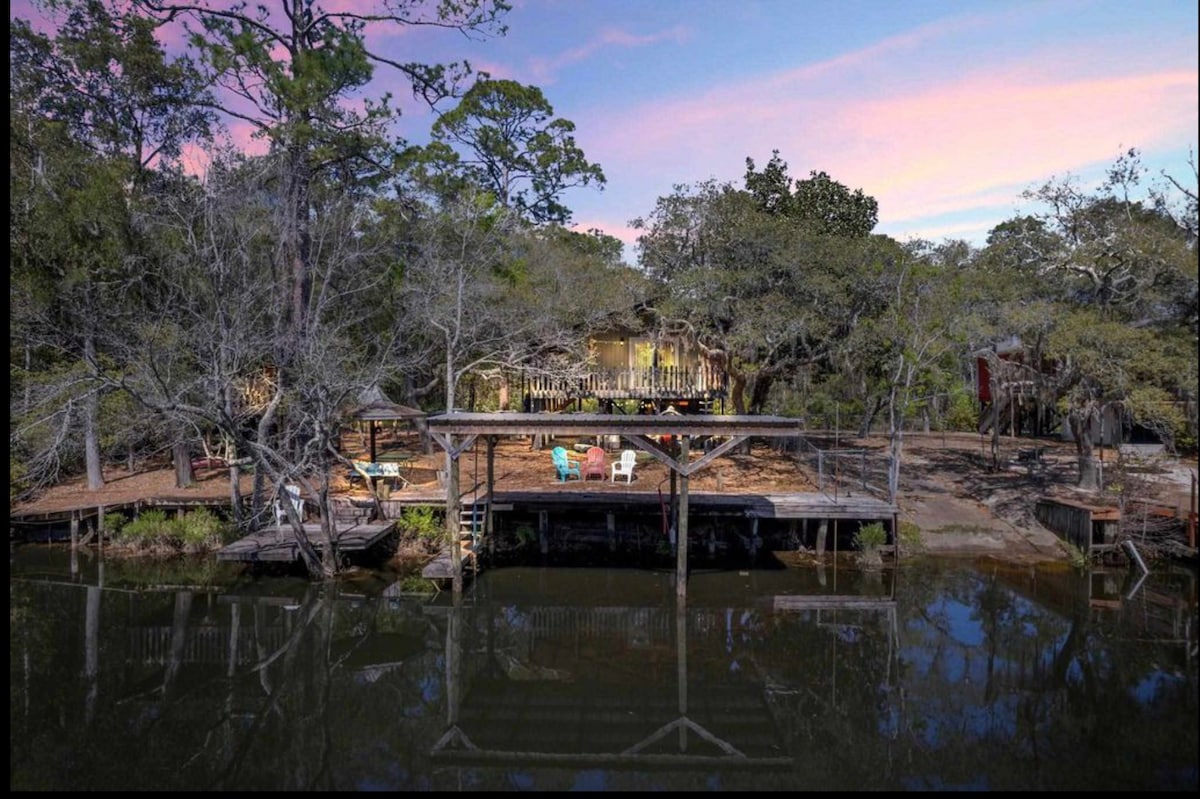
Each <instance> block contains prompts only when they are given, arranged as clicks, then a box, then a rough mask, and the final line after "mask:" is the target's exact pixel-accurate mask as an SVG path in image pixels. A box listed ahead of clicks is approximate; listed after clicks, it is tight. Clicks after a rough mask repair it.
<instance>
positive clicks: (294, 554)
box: [217, 521, 396, 563]
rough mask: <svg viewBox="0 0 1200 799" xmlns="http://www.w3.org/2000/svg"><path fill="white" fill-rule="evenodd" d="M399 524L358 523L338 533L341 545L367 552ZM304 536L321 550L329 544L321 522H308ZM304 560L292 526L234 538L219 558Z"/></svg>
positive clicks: (341, 547) (340, 547) (261, 560)
mask: <svg viewBox="0 0 1200 799" xmlns="http://www.w3.org/2000/svg"><path fill="white" fill-rule="evenodd" d="M395 527H396V523H395V522H392V521H384V522H365V523H362V524H354V525H351V526H348V527H345V528H344V529H339V530H338V532H337V541H336V543H337V548H338V550H339V551H341V552H363V551H366V550H368V549H370V548H371V547H373V546H375V545H376V544H378V543H379V542H380V541H382V540H383V539H384V538H387V536H388V535H390V534H391V533H392V532H393V530H394V529H395ZM304 535H305V536H306V537H307V538H308V541H309V543H310V544H312V545H313V547H314V548H315V549H316V550H317V551H318V552H320V551H321V550H322V549H324V547H325V544H324V542H323V541H322V537H321V525H320V524H305V525H304ZM299 559H300V547H299V546H297V545H296V541H295V538H294V532H293V530H292V528H291V527H288V526H284V527H282V528H275V527H268V528H266V529H265V530H260V531H259V532H257V533H251V534H250V535H248V536H246V537H245V538H241V539H239V540H237V541H234V542H233V543H232V544H230V545H229V546H227V547H224V548H222V549H221V550H219V551H218V552H217V560H224V561H240V562H243V563H289V562H293V561H296V560H299Z"/></svg>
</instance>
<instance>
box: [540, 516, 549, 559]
mask: <svg viewBox="0 0 1200 799" xmlns="http://www.w3.org/2000/svg"><path fill="white" fill-rule="evenodd" d="M538 546H539V548H540V549H541V551H542V554H543V555H548V554H550V514H549V513H548V512H546V511H544V510H540V511H538Z"/></svg>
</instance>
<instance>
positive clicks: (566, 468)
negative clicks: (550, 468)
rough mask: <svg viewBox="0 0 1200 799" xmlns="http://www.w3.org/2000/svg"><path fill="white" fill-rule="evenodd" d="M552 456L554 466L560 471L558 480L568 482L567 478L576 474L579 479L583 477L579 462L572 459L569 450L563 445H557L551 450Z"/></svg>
mask: <svg viewBox="0 0 1200 799" xmlns="http://www.w3.org/2000/svg"><path fill="white" fill-rule="evenodd" d="M550 457H551V459H552V460H553V461H554V468H555V469H556V470H557V471H558V480H559V482H561V483H565V482H567V478H569V477H570V476H571V475H575V476H576V477H578V478H579V479H581V480H582V479H583V475H581V474H580V473H579V463H578V462H577V461H573V460H571V459H570V458H569V457H568V456H567V450H566V449H565V448H563V447H555V448H554V449H552V450H550Z"/></svg>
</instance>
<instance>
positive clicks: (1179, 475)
mask: <svg viewBox="0 0 1200 799" xmlns="http://www.w3.org/2000/svg"><path fill="white" fill-rule="evenodd" d="M390 443H392V444H393V445H395V446H399V447H405V448H408V450H409V451H410V453H411V455H412V465H411V467H410V472H409V474H410V476H411V477H412V478H413V483H414V485H417V486H422V487H427V488H430V487H436V475H437V471H438V470H439V469H441V468H443V459H444V455H441V454H440V453H437V452H428V453H425V452H420V451H418V450H417V447H416V441H415V439H413V440H408V441H403V442H390ZM886 444H887V442H886V440H885V439H883V438H882V437H870V438H867V439H852V438H849V437H846V436H844V435H843V437H842V440H841V442H840V446H842V447H844V448H861V449H866V450H871V451H878V452H883V451H884V450H885V448H886ZM1032 451H1036V452H1038V453H1039V457H1038V459H1037V460H1023V459H1021V458H1019V457H1018V456H1019V455H1020V454H1021V453H1028V452H1032ZM1098 454H1099V453H1098ZM357 455H358V453H355V454H354V455H353V456H354V457H357ZM1104 457H1106V458H1107V462H1108V463H1109V464H1110V466H1109V468H1110V474H1111V473H1112V469H1113V464H1115V463H1116V454H1115V453H1114V452H1112V451H1111V450H1109V451H1107V452H1106V453H1104ZM483 461H484V458H483V457H482V456H477V455H476V454H474V453H472V452H468V453H466V454H465V455H464V456H463V459H462V461H461V462H460V470H461V477H462V482H463V485H464V487H467V486H470V485H473V484H475V483H478V482H479V481H480V480H482V479H484V477H485V475H486V466H485V465H484V463H483ZM1001 461H1002V468H1001V469H999V470H995V471H993V470H992V469H991V453H990V441H989V440H988V439H987V438H985V437H982V436H978V435H975V434H970V433H955V434H945V435H943V434H922V433H910V434H906V437H905V446H904V462H903V467H902V469H901V473H900V476H901V480H900V496H899V499H898V506H899V508H900V511H901V513H900V518H901V521H902V522H908V523H911V524H913V525H916V527H917V528H918V529H919V530H920V543H919V545H916V546H913V545H911V544H910V545H909V546H908V549H909V550H911V551H907V552H905V554H918V553H922V552H923V553H928V554H935V555H946V556H963V557H979V556H987V557H992V558H998V559H1003V560H1009V561H1013V562H1019V563H1023V562H1036V561H1041V560H1068V559H1070V558H1071V556H1072V553H1071V552H1070V550H1069V548H1068V547H1066V546H1065V545H1064V544H1063V543H1062V542H1061V541H1060V540H1059V538H1058V536H1057V535H1055V534H1054V533H1053V532H1051V531H1049V530H1047V529H1046V528H1045V527H1043V526H1042V525H1041V524H1040V523H1038V521H1037V520H1036V518H1035V517H1034V507H1035V505H1036V502H1037V500H1038V499H1039V498H1042V497H1056V498H1064V499H1073V500H1076V501H1085V502H1092V503H1096V502H1101V501H1102V498H1101V497H1099V496H1098V495H1096V494H1094V493H1089V492H1081V491H1080V490H1079V489H1077V488H1076V487H1075V482H1076V475H1077V465H1076V459H1075V448H1074V445H1073V444H1071V443H1070V442H1063V441H1057V440H1053V439H1025V438H1010V437H1004V438H1003V439H1002V440H1001ZM1195 468H1196V464H1195V461H1194V459H1193V460H1192V461H1190V462H1180V461H1164V462H1163V465H1161V466H1160V467H1158V468H1157V471H1159V472H1161V473H1160V474H1156V475H1153V477H1154V478H1155V479H1154V480H1153V481H1150V482H1149V483H1148V485H1150V486H1151V489H1152V490H1153V493H1154V495H1155V496H1156V498H1158V499H1160V500H1161V501H1163V502H1164V503H1167V504H1171V505H1172V506H1174V505H1177V504H1180V503H1182V505H1183V507H1187V502H1188V498H1187V490H1188V488H1190V486H1189V485H1188V483H1187V481H1186V478H1187V476H1188V474H1189V470H1194V469H1195ZM494 473H495V477H496V486H497V488H498V489H504V488H508V489H530V488H543V487H553V488H554V489H555V490H571V489H572V487H573V486H575V485H579V484H578V483H574V482H572V483H568V484H559V483H558V482H557V480H556V476H555V472H554V470H553V467H552V465H551V463H550V455H549V451H548V450H546V449H533V448H532V447H531V446H530V443H529V440H528V439H508V440H502V441H500V442H499V443H498V444H497V446H496V450H495V465H494ZM105 478H106V484H105V486H104V487H103V488H101V489H100V490H98V491H90V490H89V489H88V488H87V486H86V483H85V482H84V480H83V479H82V478H78V479H74V480H70V481H66V482H64V483H63V484H61V485H59V486H55V487H53V488H51V489H49V490H47V491H45V492H43V493H42V494H41V495H40V496H39V497H37V498H36V499H34V500H32V501H29V502H25V503H20V504H18V505H14V506H13V507H12V508H11V512H12V513H13V514H14V515H15V514H19V513H54V512H61V511H65V510H70V509H72V508H95V507H97V506H101V505H103V506H105V507H106V508H112V507H114V506H120V505H122V504H127V503H133V502H137V501H145V500H147V499H155V500H157V501H177V502H181V503H183V502H197V501H203V500H211V501H212V502H214V503H219V502H224V501H228V498H229V494H230V486H229V482H228V471H227V470H225V469H203V470H199V471H198V472H197V473H196V482H195V484H194V485H192V486H190V487H188V488H186V489H179V488H176V487H175V485H174V475H173V472H172V471H171V469H170V468H169V467H168V466H167V465H166V464H157V465H156V464H148V465H147V468H143V469H141V470H138V471H135V472H133V473H130V472H128V471H126V470H125V469H123V468H119V467H118V468H112V469H108V470H106V472H105ZM635 478H636V479H635V480H634V481H633V482H632V483H631V484H629V485H625V484H623V483H616V484H613V483H611V482H610V481H608V480H602V481H589V482H588V484H587V485H588V489H589V490H599V491H605V492H608V491H612V492H614V493H615V492H622V491H650V492H654V491H656V490H658V489H660V488H661V489H662V490H664V491H665V490H667V489H666V484H667V483H668V480H669V473H668V472H667V469H666V467H665V466H664V465H662V464H660V463H657V462H653V461H642V462H639V464H638V466H637V467H636V469H635ZM252 480H253V478H252V476H250V475H243V476H242V477H241V484H240V486H239V488H240V491H241V492H242V493H243V495H245V494H248V493H249V491H250V489H251V488H252ZM691 484H692V488H693V490H695V491H708V492H721V493H730V494H739V493H747V494H748V493H755V492H762V493H786V492H805V491H814V490H815V487H814V485H813V483H812V480H811V479H810V477H809V476H808V475H806V474H805V473H804V472H803V471H801V470H798V469H797V467H796V463H795V456H794V455H792V454H789V453H785V452H778V451H776V450H775V449H773V448H771V447H770V446H768V445H766V444H756V445H754V446H753V447H752V449H751V451H750V452H749V453H747V454H734V453H730V454H727V455H725V456H723V457H721V458H719V459H718V460H717V461H716V462H714V463H713V464H712V465H710V466H709V467H707V468H706V469H703V470H701V471H700V472H699V473H697V475H696V476H695V477H694V478H693V479H692V481H691ZM337 487H338V489H339V490H340V491H342V492H345V493H354V492H358V493H363V494H364V496H365V492H363V490H362V489H361V488H352V487H351V486H350V485H349V484H348V483H345V482H344V481H339V484H338V486H337ZM903 551H904V550H903V549H902V552H903Z"/></svg>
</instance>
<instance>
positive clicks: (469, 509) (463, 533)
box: [458, 500, 488, 557]
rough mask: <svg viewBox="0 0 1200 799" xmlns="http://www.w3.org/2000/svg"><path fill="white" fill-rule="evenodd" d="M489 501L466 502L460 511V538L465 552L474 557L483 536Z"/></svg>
mask: <svg viewBox="0 0 1200 799" xmlns="http://www.w3.org/2000/svg"><path fill="white" fill-rule="evenodd" d="M487 507H488V505H487V502H485V501H479V500H477V501H475V502H464V503H463V504H462V506H461V507H460V508H459V511H458V540H459V542H460V544H461V545H462V548H463V553H464V555H466V553H468V552H469V553H470V557H474V556H475V553H476V552H477V551H478V548H479V541H480V539H481V538H483V524H484V516H485V514H486V513H487Z"/></svg>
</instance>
